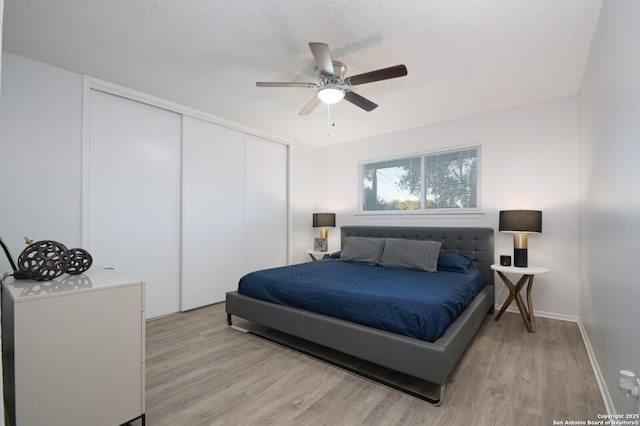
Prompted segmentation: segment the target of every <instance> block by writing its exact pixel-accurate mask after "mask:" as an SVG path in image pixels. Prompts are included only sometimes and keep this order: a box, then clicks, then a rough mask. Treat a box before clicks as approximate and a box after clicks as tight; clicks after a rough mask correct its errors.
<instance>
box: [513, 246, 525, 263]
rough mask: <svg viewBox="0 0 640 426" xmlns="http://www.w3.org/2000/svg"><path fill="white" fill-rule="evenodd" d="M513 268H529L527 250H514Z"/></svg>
mask: <svg viewBox="0 0 640 426" xmlns="http://www.w3.org/2000/svg"><path fill="white" fill-rule="evenodd" d="M513 266H516V267H518V268H526V267H527V266H528V262H527V249H526V248H514V249H513Z"/></svg>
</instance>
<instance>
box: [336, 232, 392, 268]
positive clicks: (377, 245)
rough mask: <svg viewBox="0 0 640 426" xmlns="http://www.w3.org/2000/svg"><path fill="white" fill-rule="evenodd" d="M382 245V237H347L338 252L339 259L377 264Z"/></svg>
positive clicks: (380, 255) (383, 243)
mask: <svg viewBox="0 0 640 426" xmlns="http://www.w3.org/2000/svg"><path fill="white" fill-rule="evenodd" d="M384 245H385V240H384V238H364V237H349V238H347V239H346V241H345V243H344V247H342V251H341V252H340V260H343V261H346V262H356V263H365V264H367V265H379V264H380V258H381V257H382V250H383V249H384Z"/></svg>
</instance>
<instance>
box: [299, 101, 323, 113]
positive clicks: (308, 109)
mask: <svg viewBox="0 0 640 426" xmlns="http://www.w3.org/2000/svg"><path fill="white" fill-rule="evenodd" d="M318 105H320V98H319V97H317V96H314V97H313V99H311V100H310V101H309V103H308V104H306V105H305V106H304V108H302V110H301V111H300V112H299V113H298V115H309V114H311V111H313V110H314V109H316V107H317V106H318Z"/></svg>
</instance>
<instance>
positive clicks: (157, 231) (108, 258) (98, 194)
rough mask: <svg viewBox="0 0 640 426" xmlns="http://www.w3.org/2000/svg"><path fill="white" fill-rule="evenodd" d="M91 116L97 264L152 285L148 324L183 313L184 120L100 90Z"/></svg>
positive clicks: (92, 242) (92, 236)
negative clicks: (182, 214)
mask: <svg viewBox="0 0 640 426" xmlns="http://www.w3.org/2000/svg"><path fill="white" fill-rule="evenodd" d="M90 109H91V115H90V120H91V122H90V126H91V132H90V142H89V146H88V149H89V155H88V156H89V160H88V161H89V168H88V169H89V173H90V176H88V178H89V187H90V189H89V202H88V208H89V214H88V216H87V215H85V217H88V220H89V224H88V232H89V235H88V239H87V242H88V244H89V251H90V253H91V254H92V255H93V259H94V263H95V264H96V265H101V266H112V267H114V268H115V269H116V270H117V271H119V272H122V273H124V274H127V275H132V276H136V277H139V278H141V279H144V280H146V282H147V287H146V314H147V318H153V317H156V316H160V315H166V314H170V313H173V312H177V311H178V310H179V308H180V136H181V134H180V125H181V123H180V115H179V114H176V113H173V112H170V111H167V110H164V109H161V108H156V107H153V106H150V105H147V104H143V103H140V102H136V101H132V100H129V99H125V98H122V97H119V96H114V95H110V94H107V93H104V92H100V91H97V90H92V91H91V106H90ZM85 148H87V147H86V146H85ZM85 159H86V157H85ZM85 170H86V168H85ZM86 205H87V204H85V206H86Z"/></svg>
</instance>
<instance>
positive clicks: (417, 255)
mask: <svg viewBox="0 0 640 426" xmlns="http://www.w3.org/2000/svg"><path fill="white" fill-rule="evenodd" d="M441 245H442V244H441V243H440V242H438V241H420V240H403V239H399V238H388V239H387V243H386V244H385V245H384V252H383V253H382V262H381V263H380V264H381V265H382V266H386V267H387V268H405V269H418V270H421V271H429V272H435V271H436V270H437V266H438V255H439V254H440V246H441Z"/></svg>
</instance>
